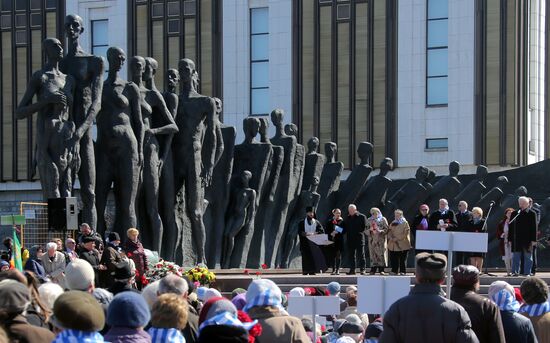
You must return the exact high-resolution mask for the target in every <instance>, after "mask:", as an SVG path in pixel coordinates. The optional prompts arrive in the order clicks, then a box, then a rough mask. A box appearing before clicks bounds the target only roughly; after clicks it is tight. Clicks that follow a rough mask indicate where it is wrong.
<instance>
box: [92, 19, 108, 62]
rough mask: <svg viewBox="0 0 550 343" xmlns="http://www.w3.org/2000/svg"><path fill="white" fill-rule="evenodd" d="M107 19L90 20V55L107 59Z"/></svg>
mask: <svg viewBox="0 0 550 343" xmlns="http://www.w3.org/2000/svg"><path fill="white" fill-rule="evenodd" d="M108 32H109V20H107V19H102V20H92V55H96V56H102V57H103V58H105V59H107V49H108V48H109V39H108V38H107V35H108Z"/></svg>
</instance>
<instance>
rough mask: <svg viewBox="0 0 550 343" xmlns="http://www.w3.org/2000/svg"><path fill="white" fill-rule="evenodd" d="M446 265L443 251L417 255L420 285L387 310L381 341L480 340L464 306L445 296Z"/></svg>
mask: <svg viewBox="0 0 550 343" xmlns="http://www.w3.org/2000/svg"><path fill="white" fill-rule="evenodd" d="M446 266H447V258H446V257H445V255H443V254H438V253H436V254H430V253H420V254H418V255H416V286H414V288H413V289H412V290H411V293H410V294H409V295H408V296H406V297H403V298H401V299H399V300H397V301H396V302H395V303H393V305H391V307H390V309H389V310H388V312H386V314H385V316H384V331H383V332H382V336H381V337H380V342H392V343H404V342H407V343H425V342H461V343H467V342H471V343H477V342H479V341H478V339H477V337H476V335H475V333H474V331H473V330H472V324H471V322H470V318H469V317H468V314H467V313H466V311H465V310H464V308H462V306H460V305H458V304H457V303H455V302H454V301H451V300H448V299H446V298H445V297H444V294H445V293H443V290H442V289H441V286H440V285H441V283H443V280H444V279H445V270H446Z"/></svg>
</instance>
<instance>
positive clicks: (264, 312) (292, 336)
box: [248, 306, 311, 343]
mask: <svg viewBox="0 0 550 343" xmlns="http://www.w3.org/2000/svg"><path fill="white" fill-rule="evenodd" d="M248 315H249V316H250V318H252V319H257V320H258V322H259V323H260V324H261V325H262V334H261V335H260V336H259V337H257V338H256V342H258V343H271V342H285V343H286V342H288V343H311V340H310V339H309V336H308V335H307V333H306V330H305V329H304V326H303V325H302V321H301V320H300V319H298V318H296V317H291V316H289V315H288V314H286V313H284V312H281V310H279V309H277V308H275V307H271V306H265V307H260V306H257V307H253V308H251V309H250V311H249V312H248Z"/></svg>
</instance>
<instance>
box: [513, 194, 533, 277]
mask: <svg viewBox="0 0 550 343" xmlns="http://www.w3.org/2000/svg"><path fill="white" fill-rule="evenodd" d="M518 204H519V210H517V211H514V212H512V219H511V220H510V222H511V223H510V224H509V227H510V229H509V231H508V239H509V240H510V241H511V243H512V256H513V257H512V274H513V275H515V276H517V275H518V274H520V273H521V274H530V273H531V267H532V266H533V254H532V253H533V246H534V245H535V244H536V241H537V229H538V226H537V214H536V213H535V211H533V209H531V208H529V199H528V198H527V197H519V199H518ZM521 261H523V269H522V270H520V263H521Z"/></svg>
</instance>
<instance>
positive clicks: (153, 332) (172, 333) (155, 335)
mask: <svg viewBox="0 0 550 343" xmlns="http://www.w3.org/2000/svg"><path fill="white" fill-rule="evenodd" d="M147 332H148V333H149V335H150V336H151V342H152V343H164V342H166V343H185V337H183V335H182V334H181V332H180V331H179V330H178V329H173V328H172V329H165V328H150V329H149V330H148V331H147Z"/></svg>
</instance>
